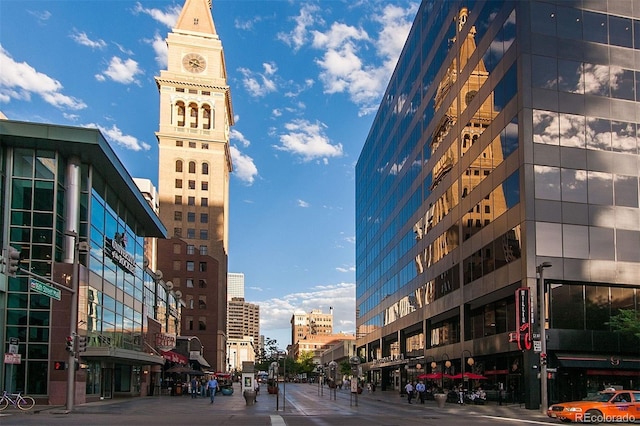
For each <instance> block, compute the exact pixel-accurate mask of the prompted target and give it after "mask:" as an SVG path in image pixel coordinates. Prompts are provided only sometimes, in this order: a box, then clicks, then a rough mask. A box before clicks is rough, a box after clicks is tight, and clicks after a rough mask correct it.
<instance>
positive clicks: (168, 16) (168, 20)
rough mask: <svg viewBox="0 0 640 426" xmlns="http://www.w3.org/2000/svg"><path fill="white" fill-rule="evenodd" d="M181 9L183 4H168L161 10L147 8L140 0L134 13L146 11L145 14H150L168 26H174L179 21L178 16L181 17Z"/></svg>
mask: <svg viewBox="0 0 640 426" xmlns="http://www.w3.org/2000/svg"><path fill="white" fill-rule="evenodd" d="M181 10H182V4H174V5H173V6H167V7H166V8H165V10H160V9H147V8H145V7H142V4H140V3H139V2H136V5H135V7H134V9H133V13H134V14H136V15H137V14H138V13H144V14H145V15H149V16H150V17H152V18H153V19H155V20H156V21H158V22H160V23H161V24H163V25H165V26H166V27H168V28H173V26H174V25H175V24H176V22H178V17H180V11H181Z"/></svg>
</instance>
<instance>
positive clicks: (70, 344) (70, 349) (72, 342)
mask: <svg viewBox="0 0 640 426" xmlns="http://www.w3.org/2000/svg"><path fill="white" fill-rule="evenodd" d="M74 346H75V336H67V352H70V353H75V351H74Z"/></svg>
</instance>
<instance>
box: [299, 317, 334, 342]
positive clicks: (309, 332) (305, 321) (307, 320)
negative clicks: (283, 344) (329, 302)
mask: <svg viewBox="0 0 640 426" xmlns="http://www.w3.org/2000/svg"><path fill="white" fill-rule="evenodd" d="M327 334H333V308H329V313H328V314H323V313H322V310H320V309H313V310H312V311H311V312H309V313H306V312H296V313H294V314H293V316H292V317H291V344H292V345H295V344H296V343H297V342H298V340H301V339H304V338H305V337H307V336H318V335H327Z"/></svg>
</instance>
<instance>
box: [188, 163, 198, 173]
mask: <svg viewBox="0 0 640 426" xmlns="http://www.w3.org/2000/svg"><path fill="white" fill-rule="evenodd" d="M195 172H196V162H195V161H189V173H195Z"/></svg>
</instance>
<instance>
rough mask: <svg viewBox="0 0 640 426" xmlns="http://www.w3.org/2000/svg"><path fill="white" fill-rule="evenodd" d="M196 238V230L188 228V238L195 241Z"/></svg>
mask: <svg viewBox="0 0 640 426" xmlns="http://www.w3.org/2000/svg"><path fill="white" fill-rule="evenodd" d="M195 237H196V230H195V229H194V228H187V238H190V239H194V238H195Z"/></svg>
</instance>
